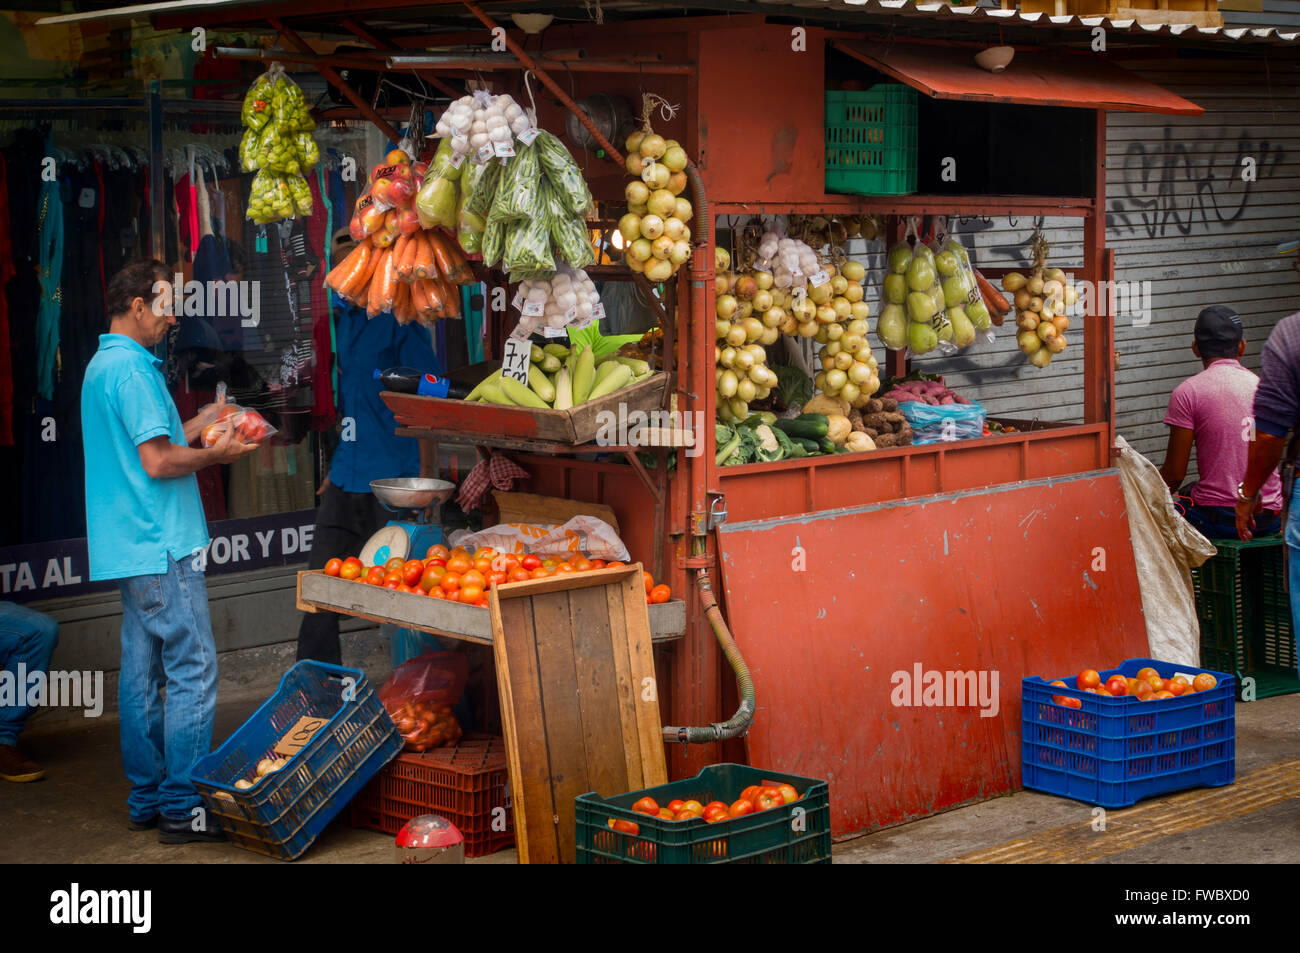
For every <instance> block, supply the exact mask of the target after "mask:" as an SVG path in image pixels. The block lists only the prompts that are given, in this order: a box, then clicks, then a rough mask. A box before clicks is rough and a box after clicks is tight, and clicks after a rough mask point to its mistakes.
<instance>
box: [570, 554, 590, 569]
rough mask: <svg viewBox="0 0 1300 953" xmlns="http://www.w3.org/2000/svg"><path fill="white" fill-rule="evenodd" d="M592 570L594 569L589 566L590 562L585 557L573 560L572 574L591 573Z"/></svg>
mask: <svg viewBox="0 0 1300 953" xmlns="http://www.w3.org/2000/svg"><path fill="white" fill-rule="evenodd" d="M594 568H595V567H594V566H593V565H592V564H591V560H590V559H588V558H587V557H586V556H579V557H578V558H577V559H575V560H573V571H574V572H591V570H592V569H594Z"/></svg>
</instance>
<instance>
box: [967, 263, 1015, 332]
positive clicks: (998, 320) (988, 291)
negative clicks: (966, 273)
mask: <svg viewBox="0 0 1300 953" xmlns="http://www.w3.org/2000/svg"><path fill="white" fill-rule="evenodd" d="M971 270H972V271H974V272H975V283H976V284H977V285H978V286H979V289H980V296H981V297H982V298H983V299H984V304H985V305H986V306H987V307H988V309H989V312H990V314H991V316H992V319H993V323H994V324H996V325H999V326H1001V324H1002V319H1003V317H1004V316H1005V315H1006V313H1007V312H1008V311H1010V310H1011V305H1009V304H1007V299H1006V298H1004V297H1002V294H1001V293H1000V292H999V291H998V289H997V288H995V287H994V286H993V282H991V281H989V280H988V279H987V278H985V277H984V276H983V275H982V274H980V273H979V270H978V269H974V268H972V269H971Z"/></svg>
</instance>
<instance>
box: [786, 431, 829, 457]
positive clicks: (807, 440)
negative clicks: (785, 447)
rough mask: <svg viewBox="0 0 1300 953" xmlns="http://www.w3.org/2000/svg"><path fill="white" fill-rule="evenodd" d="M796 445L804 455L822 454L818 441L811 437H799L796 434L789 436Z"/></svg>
mask: <svg viewBox="0 0 1300 953" xmlns="http://www.w3.org/2000/svg"><path fill="white" fill-rule="evenodd" d="M786 436H788V437H789V438H790V440H791V441H793V443H794V445H795V446H797V447H800V448H801V449H802V450H803V452H804V453H821V452H822V448H821V444H819V443H818V442H817V441H816V440H813V439H812V438H811V437H797V436H795V435H794V434H787V435H786Z"/></svg>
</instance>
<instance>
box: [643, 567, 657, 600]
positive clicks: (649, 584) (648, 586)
mask: <svg viewBox="0 0 1300 953" xmlns="http://www.w3.org/2000/svg"><path fill="white" fill-rule="evenodd" d="M641 575H642V576H643V577H644V578H645V594H646V595H647V596H648V595H650V590H652V589H654V587H655V577H654V576H652V575H650V574H649V573H648V572H646V571H645V570H642V571H641Z"/></svg>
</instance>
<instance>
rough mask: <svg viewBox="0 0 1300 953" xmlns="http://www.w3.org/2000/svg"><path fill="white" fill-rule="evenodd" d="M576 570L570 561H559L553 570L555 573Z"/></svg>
mask: <svg viewBox="0 0 1300 953" xmlns="http://www.w3.org/2000/svg"><path fill="white" fill-rule="evenodd" d="M576 571H577V570H575V569H574V568H573V566H572V565H571V564H570V563H560V564H559V565H558V566H556V567H555V572H556V574H557V575H558V574H560V573H570V572H576Z"/></svg>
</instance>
